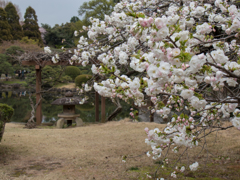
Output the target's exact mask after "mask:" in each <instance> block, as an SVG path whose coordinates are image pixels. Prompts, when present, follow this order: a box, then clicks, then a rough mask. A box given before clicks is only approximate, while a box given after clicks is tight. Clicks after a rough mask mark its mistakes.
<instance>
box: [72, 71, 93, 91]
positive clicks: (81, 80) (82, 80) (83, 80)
mask: <svg viewBox="0 0 240 180" xmlns="http://www.w3.org/2000/svg"><path fill="white" fill-rule="evenodd" d="M91 78H92V75H89V74H82V75H79V76H77V77H76V78H75V84H76V86H78V87H80V88H81V87H82V83H86V82H87V81H88V80H90V79H91Z"/></svg>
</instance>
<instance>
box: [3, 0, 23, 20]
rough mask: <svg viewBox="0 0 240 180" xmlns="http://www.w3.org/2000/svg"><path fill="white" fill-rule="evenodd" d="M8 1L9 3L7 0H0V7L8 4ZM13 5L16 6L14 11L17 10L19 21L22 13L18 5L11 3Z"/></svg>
mask: <svg viewBox="0 0 240 180" xmlns="http://www.w3.org/2000/svg"><path fill="white" fill-rule="evenodd" d="M8 3H9V1H7V0H0V7H2V8H3V9H4V8H5V7H6V6H7V5H8ZM13 5H14V6H15V8H16V11H17V14H18V16H19V18H20V21H22V20H23V18H22V13H21V10H20V8H19V6H18V5H17V4H13Z"/></svg>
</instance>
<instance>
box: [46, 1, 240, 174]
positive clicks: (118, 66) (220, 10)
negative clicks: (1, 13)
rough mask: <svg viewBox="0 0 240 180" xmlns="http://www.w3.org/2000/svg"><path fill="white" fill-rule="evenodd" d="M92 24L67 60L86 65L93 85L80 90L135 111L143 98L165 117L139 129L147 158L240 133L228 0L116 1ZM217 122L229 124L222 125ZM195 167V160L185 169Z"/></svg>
mask: <svg viewBox="0 0 240 180" xmlns="http://www.w3.org/2000/svg"><path fill="white" fill-rule="evenodd" d="M91 23H92V25H91V26H89V27H84V30H86V31H88V38H84V37H81V38H80V40H79V45H78V46H77V49H76V50H74V52H72V53H73V55H72V58H71V59H70V60H69V61H70V62H74V61H77V62H78V63H82V65H83V66H86V65H87V64H92V72H93V74H94V75H95V77H96V80H95V82H94V83H93V84H86V85H85V87H84V89H85V91H86V92H87V91H89V90H91V88H92V87H94V89H95V91H97V92H98V93H99V94H100V95H102V96H105V97H109V98H111V99H112V100H113V101H116V99H122V100H124V101H126V102H131V101H133V102H134V105H135V106H138V107H141V106H145V105H146V103H147V100H149V99H150V100H151V102H152V104H153V106H151V111H152V112H155V113H157V114H159V116H162V117H163V118H168V119H169V123H168V124H167V125H166V127H165V128H164V130H162V131H161V130H159V129H158V128H156V129H153V130H149V129H148V128H146V129H145V131H146V133H147V139H146V143H147V144H148V145H150V146H151V148H152V150H151V151H149V152H148V153H147V155H148V156H151V157H152V158H153V159H158V158H163V159H164V162H167V160H166V156H167V154H168V152H169V150H170V149H172V150H173V151H174V152H176V153H178V150H179V148H180V147H181V148H182V147H185V148H186V149H187V148H194V147H196V146H198V144H199V142H200V140H201V139H203V138H205V137H206V136H207V135H208V134H210V133H212V132H214V131H218V130H225V129H228V128H232V127H235V128H238V129H240V109H238V106H239V102H240V96H239V95H240V94H239V93H240V91H239V82H240V81H239V80H240V59H239V55H240V49H239V47H240V46H239V43H240V41H239V35H240V34H239V32H240V10H239V9H238V5H237V4H236V3H235V1H233V0H228V1H227V0H226V1H223V0H216V1H213V0H210V1H204V0H199V1H189V0H170V1H164V0H147V1H143V0H131V1H129V0H122V1H121V2H119V3H118V4H116V5H115V7H114V11H113V12H112V14H111V15H110V16H108V15H105V20H104V21H101V20H99V19H93V18H92V19H91ZM75 35H78V32H75ZM46 50H47V51H48V52H50V50H49V49H47V48H46ZM56 57H58V58H56ZM59 60H60V58H59V56H54V57H53V61H54V62H57V61H59ZM132 116H133V117H135V114H134V113H133V112H132ZM230 116H231V118H230ZM223 119H231V122H232V125H231V126H227V127H226V126H222V123H221V121H222V120H223ZM203 146H204V145H203ZM163 152H165V153H164V156H163V155H162V153H163ZM198 166H199V164H198V162H194V163H193V164H191V165H190V166H189V169H190V170H192V171H195V170H197V168H198ZM186 168H187V167H186ZM184 170H185V167H184V166H183V167H181V169H180V172H183V171H184ZM171 176H172V177H176V172H173V173H172V174H171Z"/></svg>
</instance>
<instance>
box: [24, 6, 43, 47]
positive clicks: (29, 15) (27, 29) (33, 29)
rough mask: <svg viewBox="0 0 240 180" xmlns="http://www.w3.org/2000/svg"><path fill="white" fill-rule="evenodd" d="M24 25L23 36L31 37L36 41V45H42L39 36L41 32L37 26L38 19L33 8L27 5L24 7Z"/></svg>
mask: <svg viewBox="0 0 240 180" xmlns="http://www.w3.org/2000/svg"><path fill="white" fill-rule="evenodd" d="M24 19H25V21H24V25H23V26H22V27H23V33H24V36H27V37H28V38H30V39H33V40H35V41H38V45H40V46H43V41H42V38H41V33H40V31H39V26H38V23H37V21H38V19H37V15H36V12H35V10H34V9H33V8H32V7H31V6H29V7H28V8H27V9H26V12H25V15H24Z"/></svg>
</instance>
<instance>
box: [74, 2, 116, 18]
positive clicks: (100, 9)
mask: <svg viewBox="0 0 240 180" xmlns="http://www.w3.org/2000/svg"><path fill="white" fill-rule="evenodd" d="M114 5H115V3H114V1H113V0H92V1H89V2H85V3H83V5H82V6H80V8H79V10H78V14H79V16H82V15H84V20H85V21H88V22H89V18H90V17H93V18H99V19H100V20H104V15H105V14H107V15H109V14H110V13H111V12H112V11H113V7H114Z"/></svg>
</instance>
